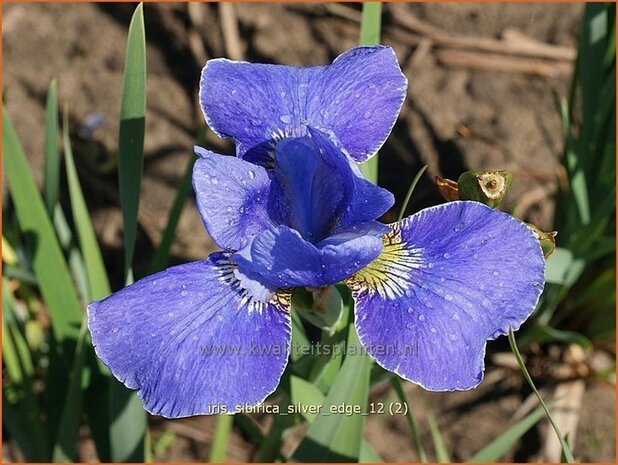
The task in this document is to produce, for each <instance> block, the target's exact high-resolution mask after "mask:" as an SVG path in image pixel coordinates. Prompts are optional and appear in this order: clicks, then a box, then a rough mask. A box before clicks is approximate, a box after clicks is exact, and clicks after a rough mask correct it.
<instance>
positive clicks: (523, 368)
mask: <svg viewBox="0 0 618 465" xmlns="http://www.w3.org/2000/svg"><path fill="white" fill-rule="evenodd" d="M509 344H510V345H511V350H512V351H513V355H515V358H516V359H517V364H518V365H519V368H520V369H521V372H522V373H523V375H524V378H526V381H528V384H529V385H530V387H531V388H532V390H533V391H534V394H535V395H536V397H537V399H539V403H540V404H541V407H543V410H545V414H546V415H547V419H548V420H549V423H550V424H551V426H552V427H553V428H554V431H555V432H556V436H558V440H559V441H560V445H561V446H562V454H563V455H564V458H565V459H566V461H567V462H568V463H574V462H575V458H574V457H573V453H572V452H571V449H570V448H569V445H568V444H567V442H566V440H565V439H564V436H563V435H562V433H561V432H560V429H558V425H556V423H555V422H554V419H553V418H552V416H551V413H549V408H547V405H545V402H544V401H543V398H542V397H541V394H539V391H538V390H537V389H536V386H535V385H534V382H533V381H532V378H531V377H530V373H528V370H527V369H526V365H525V364H524V361H523V359H522V358H521V354H520V353H519V349H518V348H517V342H516V341H515V334H514V333H513V328H509Z"/></svg>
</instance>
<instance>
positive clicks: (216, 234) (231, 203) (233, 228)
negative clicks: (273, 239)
mask: <svg viewBox="0 0 618 465" xmlns="http://www.w3.org/2000/svg"><path fill="white" fill-rule="evenodd" d="M195 151H196V153H197V154H198V155H199V156H200V158H199V159H198V160H197V161H196V162H195V166H194V168H193V189H194V190H195V196H196V200H197V207H198V209H199V211H200V215H201V216H202V220H203V221H204V225H205V227H206V230H207V231H208V233H209V234H210V237H211V238H212V240H213V241H215V243H216V244H217V245H218V246H219V247H221V248H223V249H225V250H238V249H241V248H243V247H244V246H245V245H247V243H248V242H249V241H250V240H251V238H252V237H253V236H255V235H256V234H257V233H259V232H261V231H263V230H265V229H266V228H267V227H268V225H269V224H270V220H269V215H268V202H269V196H270V188H271V181H270V178H269V176H268V174H267V172H266V170H265V169H264V168H262V167H261V166H256V165H253V164H251V163H248V162H246V161H243V160H240V159H238V158H236V157H228V156H224V155H219V154H216V153H212V152H209V151H207V150H205V149H203V148H201V147H195Z"/></svg>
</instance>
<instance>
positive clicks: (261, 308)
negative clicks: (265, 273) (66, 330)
mask: <svg viewBox="0 0 618 465" xmlns="http://www.w3.org/2000/svg"><path fill="white" fill-rule="evenodd" d="M236 270H237V267H236V265H234V264H232V263H231V262H230V261H229V260H228V255H227V254H224V253H220V252H217V253H213V254H211V255H210V256H209V257H208V259H207V260H205V261H201V262H194V263H188V264H185V265H180V266H176V267H173V268H169V269H167V270H165V271H163V272H161V273H157V274H155V275H152V276H149V277H147V278H144V279H141V280H140V281H138V282H136V283H135V284H133V285H131V286H128V287H126V288H124V289H122V290H121V291H119V292H116V293H114V294H112V295H111V296H110V297H108V298H107V299H104V300H102V301H98V302H93V303H91V304H90V305H89V307H88V326H89V328H90V332H91V335H92V342H93V344H94V347H95V351H96V353H97V355H98V356H99V358H101V360H103V362H104V363H105V364H106V365H107V366H108V367H109V369H110V370H111V372H112V373H113V375H114V376H115V377H116V378H118V379H119V380H120V381H121V382H123V383H124V384H125V385H126V386H127V387H128V388H130V389H137V390H138V394H139V396H140V397H141V398H142V400H143V401H144V407H145V409H146V410H148V411H149V412H151V413H153V414H156V415H162V416H164V417H169V418H178V417H186V416H189V415H201V414H213V413H225V411H227V412H234V411H235V410H236V408H237V407H240V408H242V407H246V406H247V405H251V406H253V405H256V404H259V403H260V402H262V401H263V400H264V399H265V398H266V396H268V395H269V394H270V393H272V392H273V391H274V390H275V389H276V387H277V385H278V383H279V379H280V377H281V374H282V373H283V370H284V369H285V366H286V364H287V361H288V354H289V344H290V341H291V332H290V316H289V304H290V295H289V294H288V293H286V292H282V291H280V292H278V293H277V294H276V295H275V296H274V297H273V299H272V300H270V301H269V302H268V303H263V302H261V301H257V300H255V299H253V298H252V297H251V296H249V295H248V294H247V292H246V291H245V290H243V289H242V288H241V287H240V284H239V281H238V280H237V279H236V276H235V271H236ZM223 409H225V411H223Z"/></svg>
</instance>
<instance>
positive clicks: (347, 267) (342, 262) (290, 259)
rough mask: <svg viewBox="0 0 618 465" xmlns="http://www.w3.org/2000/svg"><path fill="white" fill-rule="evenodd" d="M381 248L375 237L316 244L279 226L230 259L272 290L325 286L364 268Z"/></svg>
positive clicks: (339, 238) (349, 236) (334, 239)
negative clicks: (272, 288)
mask: <svg viewBox="0 0 618 465" xmlns="http://www.w3.org/2000/svg"><path fill="white" fill-rule="evenodd" d="M381 249H382V242H381V239H380V238H379V237H375V236H366V235H361V234H345V235H340V236H331V237H329V238H328V239H326V240H324V241H322V242H320V243H318V244H315V245H314V244H311V243H310V242H307V241H305V240H304V239H303V238H302V236H301V235H300V234H299V233H298V231H295V230H293V229H291V228H289V227H287V226H278V227H277V228H273V229H270V230H267V231H264V232H263V233H261V234H258V235H257V236H256V237H255V239H254V240H253V241H252V243H251V244H250V245H248V246H247V247H246V248H244V249H243V250H241V251H239V252H238V253H236V254H234V255H233V256H232V258H231V259H232V261H234V262H235V263H237V264H238V269H239V270H240V271H241V272H242V273H243V274H245V275H246V276H249V277H250V278H252V279H254V280H256V281H260V282H263V283H267V284H269V285H271V286H273V287H277V288H289V287H297V286H307V287H324V286H329V285H331V284H336V283H338V282H340V281H342V280H344V279H346V278H348V277H349V276H351V275H352V274H354V273H355V272H356V271H358V270H360V269H361V268H363V267H365V266H366V265H367V264H368V263H369V262H371V261H372V260H373V259H375V258H376V257H377V256H378V255H379V254H380V251H381Z"/></svg>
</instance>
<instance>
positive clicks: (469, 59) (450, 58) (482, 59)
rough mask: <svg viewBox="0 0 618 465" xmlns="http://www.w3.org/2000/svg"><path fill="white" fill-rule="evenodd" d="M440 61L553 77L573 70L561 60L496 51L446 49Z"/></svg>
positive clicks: (477, 68) (440, 52) (449, 63)
mask: <svg viewBox="0 0 618 465" xmlns="http://www.w3.org/2000/svg"><path fill="white" fill-rule="evenodd" d="M437 58H438V61H439V62H440V63H442V64H444V65H447V66H453V67H459V68H467V69H474V70H479V71H500V72H504V73H520V74H528V75H533V76H540V77H545V78H552V77H556V76H560V75H564V74H570V73H571V72H572V66H571V65H570V64H568V63H565V62H561V61H549V60H539V59H531V58H523V57H514V56H507V55H500V54H496V53H486V52H474V51H467V50H453V49H450V50H449V49H445V50H439V51H438V53H437Z"/></svg>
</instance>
